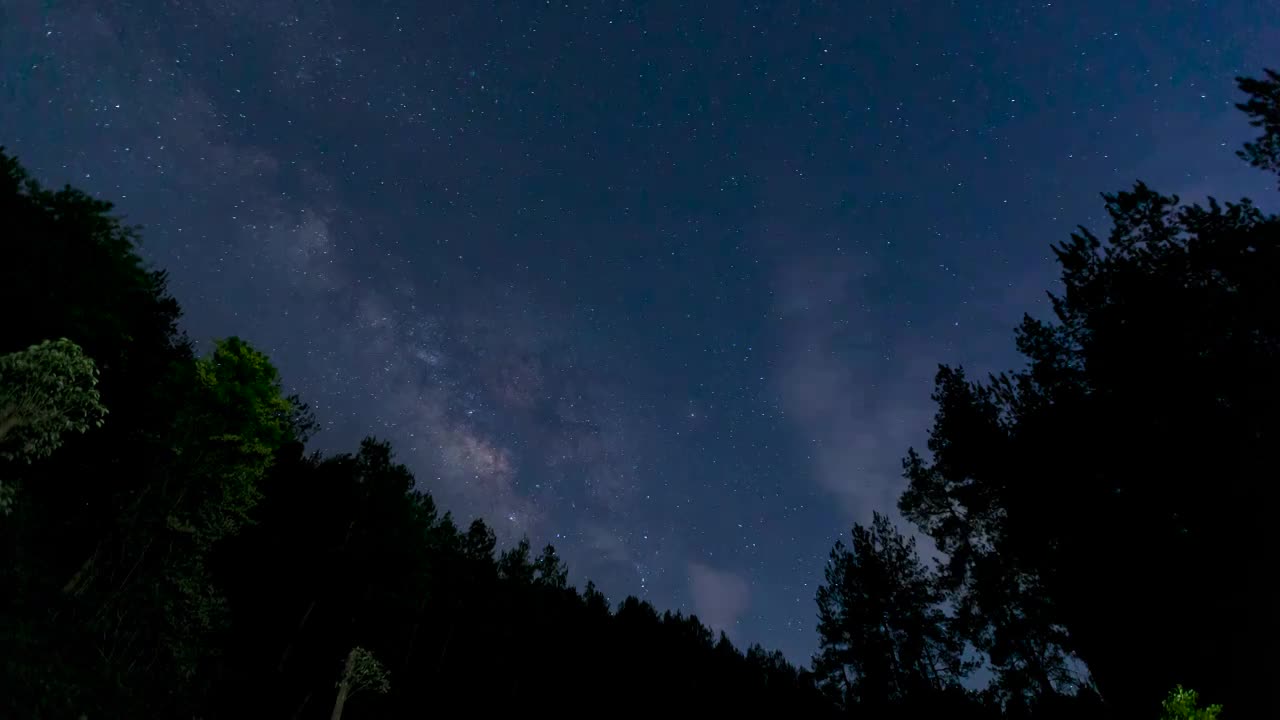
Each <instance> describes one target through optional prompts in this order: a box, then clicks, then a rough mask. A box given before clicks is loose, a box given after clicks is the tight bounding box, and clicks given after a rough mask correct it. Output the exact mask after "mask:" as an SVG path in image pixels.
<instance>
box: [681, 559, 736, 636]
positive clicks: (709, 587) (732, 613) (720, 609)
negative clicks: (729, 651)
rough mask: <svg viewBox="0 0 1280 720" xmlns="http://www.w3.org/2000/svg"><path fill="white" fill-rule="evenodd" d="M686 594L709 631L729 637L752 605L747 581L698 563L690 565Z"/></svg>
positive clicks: (725, 571)
mask: <svg viewBox="0 0 1280 720" xmlns="http://www.w3.org/2000/svg"><path fill="white" fill-rule="evenodd" d="M689 591H690V593H691V594H692V595H693V607H694V613H696V614H697V616H698V619H699V620H701V621H702V623H703V624H704V625H706V626H708V627H710V628H711V629H712V630H723V631H725V632H727V633H731V632H732V631H733V629H734V628H735V627H736V626H737V623H738V618H740V617H741V616H742V614H743V613H744V612H746V610H747V607H748V605H750V603H751V591H750V589H749V587H748V585H747V581H746V579H744V578H743V577H742V576H740V575H737V574H735V573H732V572H729V571H727V570H717V569H715V568H712V567H710V566H708V565H703V564H702V563H699V562H690V563H689Z"/></svg>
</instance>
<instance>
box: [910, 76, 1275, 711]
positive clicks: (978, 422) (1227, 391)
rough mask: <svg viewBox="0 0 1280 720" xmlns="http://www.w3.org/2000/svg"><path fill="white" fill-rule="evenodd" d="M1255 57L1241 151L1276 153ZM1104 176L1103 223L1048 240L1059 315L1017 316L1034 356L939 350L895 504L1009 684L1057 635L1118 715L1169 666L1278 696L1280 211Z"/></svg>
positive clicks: (1250, 704)
mask: <svg viewBox="0 0 1280 720" xmlns="http://www.w3.org/2000/svg"><path fill="white" fill-rule="evenodd" d="M1268 77H1269V80H1267V81H1259V82H1242V83H1241V86H1242V88H1243V89H1245V90H1246V91H1247V92H1250V93H1251V94H1252V95H1253V97H1252V98H1251V100H1250V101H1249V103H1247V104H1246V105H1245V106H1244V107H1245V108H1246V111H1247V112H1250V114H1251V115H1252V116H1253V117H1254V118H1255V120H1256V121H1258V122H1255V124H1256V125H1258V126H1259V127H1262V128H1263V131H1264V135H1263V137H1262V138H1261V139H1259V140H1258V141H1257V142H1256V143H1252V144H1251V145H1250V146H1248V147H1247V148H1246V150H1245V153H1244V154H1245V155H1246V156H1247V159H1250V160H1251V161H1254V162H1255V164H1258V165H1259V166H1260V167H1264V168H1267V169H1272V170H1275V169H1276V168H1275V166H1274V165H1273V164H1268V162H1269V161H1267V158H1268V157H1270V155H1269V153H1270V152H1271V150H1270V149H1271V148H1274V147H1276V146H1277V145H1276V143H1277V142H1280V140H1277V126H1276V124H1275V123H1274V122H1273V121H1272V120H1273V119H1274V118H1273V116H1274V107H1275V102H1274V100H1275V95H1274V89H1275V87H1276V78H1275V75H1274V74H1273V73H1271V74H1269V75H1268ZM1103 198H1104V200H1105V202H1106V209H1107V212H1108V215H1109V216H1110V219H1111V223H1112V229H1111V232H1110V235H1109V236H1108V237H1107V239H1106V241H1105V242H1104V241H1103V240H1102V239H1100V238H1099V237H1097V236H1095V235H1094V234H1093V233H1091V232H1090V231H1088V230H1086V229H1084V228H1081V229H1080V230H1079V231H1078V232H1077V233H1075V234H1073V235H1072V237H1071V240H1070V241H1069V242H1065V243H1062V244H1058V245H1055V246H1054V252H1055V255H1056V257H1057V259H1058V262H1059V263H1060V264H1061V266H1062V284H1063V291H1062V293H1061V294H1060V295H1051V296H1050V297H1051V300H1052V306H1053V312H1054V316H1055V319H1054V321H1052V322H1050V321H1044V320H1038V319H1033V318H1030V317H1027V318H1025V319H1024V320H1023V322H1022V324H1021V326H1020V327H1019V329H1018V331H1017V333H1016V342H1017V347H1018V349H1019V350H1020V352H1021V353H1022V354H1023V355H1024V356H1025V357H1026V358H1027V366H1026V367H1025V368H1024V369H1021V370H1017V371H1013V372H1007V373H1002V374H999V375H996V376H993V377H990V378H989V379H988V380H987V381H985V382H977V381H971V380H970V379H969V378H967V377H966V375H965V374H964V372H963V370H962V369H960V368H950V367H946V366H944V367H942V368H941V369H940V370H939V372H938V376H937V380H936V386H935V393H934V399H935V401H936V402H937V406H938V410H937V414H936V416H935V419H934V425H933V428H932V430H931V433H930V438H929V451H930V454H931V457H929V458H927V459H926V458H925V457H923V456H921V455H919V454H917V453H915V452H914V451H913V452H911V453H910V454H909V455H908V457H907V460H906V461H905V472H906V476H907V478H908V480H909V488H908V490H907V492H906V493H904V495H903V497H902V498H901V501H900V508H901V510H902V512H903V513H904V515H905V516H906V517H908V518H909V519H910V520H912V521H913V522H915V523H916V524H917V525H918V526H919V527H920V528H921V529H922V530H923V531H924V532H926V533H927V534H929V535H930V536H931V537H933V538H934V540H935V541H936V543H937V544H938V547H939V548H940V549H941V550H942V551H943V552H945V553H947V554H948V555H949V563H948V565H947V568H946V571H945V573H944V575H945V584H946V586H947V587H949V588H950V598H951V599H952V600H953V602H954V603H955V604H956V605H957V606H959V607H960V608H962V610H966V611H968V613H969V617H970V618H971V619H972V620H973V623H972V625H971V627H970V628H969V633H968V635H969V637H970V639H972V640H973V641H974V642H975V644H979V645H980V646H985V647H987V648H988V649H989V650H991V651H992V653H993V659H995V660H996V661H997V662H998V663H1002V665H1001V666H1000V670H1001V672H1002V673H1005V674H1006V676H1008V675H1010V674H1012V675H1018V674H1020V673H1021V674H1022V675H1023V678H1022V679H1021V680H1020V681H1019V683H1016V684H1020V685H1021V686H1022V687H1029V688H1031V690H1032V691H1033V692H1040V693H1043V692H1045V688H1046V687H1048V686H1054V687H1058V686H1059V682H1058V680H1057V679H1055V678H1054V674H1055V673H1056V672H1057V670H1058V669H1059V662H1058V661H1059V658H1060V657H1061V656H1062V654H1064V653H1070V654H1074V655H1076V656H1078V657H1079V658H1081V659H1082V660H1083V661H1084V662H1085V663H1086V664H1087V666H1088V668H1089V672H1090V675H1091V677H1092V679H1093V681H1094V682H1096V686H1097V688H1098V690H1099V691H1100V693H1101V695H1102V697H1103V698H1104V699H1105V700H1106V701H1107V703H1108V705H1109V706H1110V707H1111V708H1112V709H1113V710H1115V711H1116V712H1118V713H1120V714H1122V715H1125V716H1129V715H1138V714H1149V713H1152V712H1154V710H1155V708H1154V707H1153V706H1152V704H1151V700H1150V699H1151V698H1153V697H1158V696H1159V694H1160V692H1162V688H1167V687H1169V686H1170V685H1172V684H1175V683H1176V682H1179V681H1183V682H1190V683H1194V685H1195V686H1196V687H1199V688H1202V689H1204V690H1205V692H1206V694H1207V695H1208V696H1209V697H1212V698H1223V699H1226V700H1227V701H1228V704H1229V705H1230V706H1231V707H1232V708H1233V711H1237V712H1240V713H1241V714H1242V716H1246V717H1251V716H1258V717H1263V716H1272V715H1276V714H1277V712H1280V708H1277V705H1276V697H1275V695H1274V693H1269V692H1267V691H1266V689H1265V688H1267V687H1268V683H1269V680H1268V678H1270V677H1271V676H1272V674H1273V671H1274V668H1275V662H1274V659H1273V657H1272V652H1271V648H1272V647H1273V646H1274V645H1275V643H1276V641H1277V640H1280V627H1278V625H1277V619H1276V616H1275V613H1274V608H1275V607H1276V606H1277V603H1278V601H1280V597H1278V596H1277V590H1276V588H1275V585H1274V583H1272V582H1271V581H1270V577H1269V573H1268V572H1267V571H1266V568H1267V567H1268V560H1267V559H1268V558H1272V557H1274V556H1275V554H1276V552H1277V550H1280V547H1277V537H1276V535H1275V533H1274V532H1271V531H1270V530H1269V529H1268V528H1269V527H1270V526H1272V525H1273V524H1274V523H1273V518H1272V514H1273V508H1274V507H1275V506H1276V500H1277V497H1276V485H1275V483H1273V482H1270V481H1269V480H1267V478H1269V477H1270V476H1271V475H1272V474H1274V473H1273V472H1270V470H1269V468H1270V466H1271V463H1270V460H1271V456H1272V449H1273V448H1274V447H1275V446H1276V444H1277V441H1278V438H1277V416H1276V414H1275V412H1274V407H1275V405H1276V404H1277V402H1278V401H1280V376H1277V374H1276V373H1275V367H1277V363H1278V361H1280V316H1278V315H1277V314H1276V313H1275V312H1274V310H1272V308H1275V307H1280V284H1277V283H1276V282H1275V280H1274V278H1275V277H1276V276H1277V274H1278V273H1280V220H1277V218H1276V217H1275V216H1273V215H1266V214H1263V213H1262V212H1261V211H1259V210H1258V209H1257V208H1256V207H1255V206H1254V205H1253V204H1252V203H1250V202H1249V201H1248V200H1242V201H1240V202H1237V203H1226V204H1220V203H1219V202H1217V201H1216V200H1213V199H1210V200H1209V201H1208V203H1207V205H1206V206H1201V205H1184V204H1182V203H1180V201H1179V200H1178V198H1176V197H1172V196H1165V195H1161V194H1159V193H1157V192H1155V191H1154V190H1152V189H1151V188H1149V187H1147V186H1146V185H1144V184H1142V183H1138V184H1137V185H1135V186H1134V188H1133V189H1132V190H1130V191H1126V192H1119V193H1115V194H1107V195H1104V196H1103ZM1169 627H1178V628H1179V632H1178V633H1177V634H1176V636H1174V635H1171V634H1170V633H1168V632H1167V628H1169ZM1000 647H1003V648H1004V649H1005V650H1004V651H1002V652H1003V657H997V653H996V652H995V649H996V648H1000ZM1037 676H1039V677H1041V678H1042V679H1041V680H1040V681H1036V680H1035V678H1036V677H1037ZM1011 684H1014V683H1011Z"/></svg>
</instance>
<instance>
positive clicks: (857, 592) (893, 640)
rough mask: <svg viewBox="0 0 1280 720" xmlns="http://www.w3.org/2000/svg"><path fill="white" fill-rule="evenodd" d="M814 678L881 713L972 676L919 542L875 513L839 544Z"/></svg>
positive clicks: (822, 599)
mask: <svg viewBox="0 0 1280 720" xmlns="http://www.w3.org/2000/svg"><path fill="white" fill-rule="evenodd" d="M817 601H818V621H819V622H818V636H819V643H820V649H819V652H818V654H817V655H816V656H815V657H814V659H813V663H814V672H815V673H816V674H817V676H818V677H819V678H820V680H821V682H822V684H823V685H824V687H825V688H826V689H827V690H828V692H831V693H832V694H833V695H834V696H835V697H838V698H840V699H841V701H842V702H843V703H845V705H846V706H849V707H852V706H861V707H862V708H864V709H872V710H881V709H884V708H888V707H891V706H893V705H901V704H903V703H905V702H906V701H908V700H910V699H913V698H918V697H922V696H926V695H932V694H936V693H940V692H942V691H944V690H946V689H947V688H950V687H952V686H954V685H956V684H957V683H958V681H959V680H960V678H961V677H962V676H963V675H964V674H965V672H966V670H967V669H968V668H967V667H966V666H965V665H964V664H963V663H962V662H961V651H962V650H963V647H962V643H961V641H960V640H959V639H958V638H957V637H956V635H955V633H954V632H953V631H952V628H951V627H950V621H949V620H948V618H947V617H946V616H945V615H944V613H943V611H942V609H941V607H940V604H941V601H942V594H941V593H940V592H939V591H938V590H937V588H936V587H935V581H934V578H933V575H932V573H931V572H930V571H929V570H928V569H927V568H926V567H925V566H924V564H923V563H922V562H921V561H920V558H919V556H918V554H917V553H916V548H915V540H914V539H906V538H904V537H903V536H902V535H901V534H900V533H899V532H898V530H897V529H896V528H894V527H893V525H892V524H891V523H890V521H889V519H888V517H886V516H884V515H880V514H879V513H876V514H875V515H874V518H873V520H872V523H871V526H870V527H864V526H862V525H854V526H853V531H852V546H851V547H850V548H849V549H846V548H845V546H844V544H843V543H841V542H837V543H836V545H835V547H834V548H833V549H832V551H831V557H830V559H829V560H828V562H827V568H826V583H825V584H823V585H821V586H820V587H819V588H818V593H817Z"/></svg>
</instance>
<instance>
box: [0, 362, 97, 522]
mask: <svg viewBox="0 0 1280 720" xmlns="http://www.w3.org/2000/svg"><path fill="white" fill-rule="evenodd" d="M97 385H98V369H97V367H95V366H94V364H93V359H92V358H90V357H88V356H87V355H85V354H84V352H83V351H81V350H80V347H79V346H78V345H76V344H75V343H73V342H71V341H70V340H67V339H66V338H60V339H58V340H54V341H50V340H46V341H44V342H42V343H40V344H39V345H32V346H31V347H30V348H28V349H27V350H25V351H22V352H15V353H9V354H7V355H0V459H3V460H6V461H10V462H12V461H15V460H16V461H21V462H24V463H28V464H30V463H31V462H32V461H34V460H36V459H38V458H42V457H46V456H48V455H49V454H51V453H52V452H53V451H54V450H56V449H57V448H58V447H59V446H60V445H62V442H63V435H65V434H66V433H72V432H74V433H84V432H87V431H88V430H89V428H90V427H102V423H103V416H104V415H106V412H107V410H106V408H104V407H103V406H102V403H101V402H100V400H99V397H98V388H97ZM8 474H9V473H6V475H8ZM14 482H15V478H14V477H0V514H5V515H7V514H8V513H9V511H10V509H11V507H12V502H13V497H14V494H15V491H16V485H15V484H14Z"/></svg>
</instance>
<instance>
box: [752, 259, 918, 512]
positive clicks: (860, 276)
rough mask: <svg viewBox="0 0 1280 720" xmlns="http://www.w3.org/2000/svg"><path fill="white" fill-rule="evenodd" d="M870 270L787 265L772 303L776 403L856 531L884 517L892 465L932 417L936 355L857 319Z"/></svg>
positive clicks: (896, 470)
mask: <svg viewBox="0 0 1280 720" xmlns="http://www.w3.org/2000/svg"><path fill="white" fill-rule="evenodd" d="M874 269H875V268H874V267H869V266H868V267H860V266H859V265H858V263H857V262H855V261H853V260H851V259H849V258H847V257H843V256H841V257H824V258H808V259H798V260H793V261H791V262H789V263H787V264H785V265H784V266H783V268H782V270H781V273H780V275H779V279H778V282H777V294H776V297H777V311H778V314H779V316H780V319H781V328H782V329H781V333H782V338H783V348H784V349H783V353H782V356H781V362H780V363H779V366H778V372H777V374H776V378H775V379H776V382H777V387H778V390H779V394H780V395H781V398H782V401H783V405H784V407H785V409H786V411H787V414H788V416H789V417H790V418H791V421H792V423H793V424H794V426H795V428H796V430H797V433H798V435H799V439H800V441H801V442H802V443H803V446H804V448H805V449H806V451H807V455H808V457H809V460H810V462H811V466H812V469H813V474H814V478H815V480H816V481H817V483H818V484H819V485H820V486H821V487H822V488H823V489H824V490H826V491H827V492H829V493H831V494H832V495H834V496H835V497H836V498H838V500H839V502H840V503H841V506H842V507H843V509H844V510H845V512H846V513H847V514H849V515H850V516H851V517H852V518H853V519H855V520H856V521H866V520H869V519H870V517H871V512H872V511H873V510H876V511H880V512H885V511H889V512H893V508H894V506H895V504H896V500H897V495H898V493H899V492H900V490H901V488H902V480H901V458H902V456H903V455H904V454H905V453H906V449H907V447H908V446H910V445H911V444H912V442H913V441H916V440H918V439H919V436H920V434H921V433H922V432H923V430H924V429H925V428H927V427H928V421H929V417H930V412H931V411H930V406H929V404H928V403H929V387H930V384H929V377H930V374H931V373H932V367H931V365H930V364H929V362H928V361H927V360H926V358H930V357H934V356H935V354H934V353H932V352H930V351H929V348H928V347H926V346H925V344H924V343H921V342H919V341H918V340H916V339H915V338H914V337H913V336H912V335H911V334H909V333H906V332H904V331H901V330H895V331H892V332H891V331H890V329H888V328H884V327H882V326H880V325H878V324H876V322H875V321H873V320H872V319H871V316H870V314H869V313H866V312H864V311H863V310H862V308H864V307H865V306H866V305H865V303H864V300H866V298H864V297H863V294H864V287H865V285H866V282H867V278H869V277H871V276H872V274H873V271H874Z"/></svg>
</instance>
